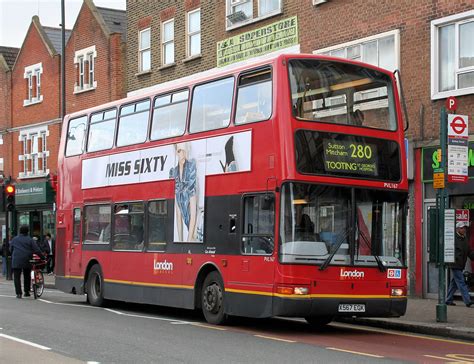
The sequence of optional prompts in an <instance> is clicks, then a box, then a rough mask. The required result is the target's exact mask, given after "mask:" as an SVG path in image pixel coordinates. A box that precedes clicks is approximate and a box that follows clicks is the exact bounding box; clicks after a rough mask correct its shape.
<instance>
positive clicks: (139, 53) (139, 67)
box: [138, 27, 151, 73]
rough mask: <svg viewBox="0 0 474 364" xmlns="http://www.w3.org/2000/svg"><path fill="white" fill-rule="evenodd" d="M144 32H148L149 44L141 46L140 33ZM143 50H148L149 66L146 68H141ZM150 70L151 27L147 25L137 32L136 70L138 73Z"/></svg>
mask: <svg viewBox="0 0 474 364" xmlns="http://www.w3.org/2000/svg"><path fill="white" fill-rule="evenodd" d="M145 32H149V33H150V44H149V45H148V47H146V48H144V47H142V34H143V33H145ZM145 52H148V54H149V57H150V68H147V69H144V68H143V63H142V55H143V54H144V53H145ZM150 70H151V28H150V27H148V28H145V29H142V30H140V31H139V32H138V72H140V73H142V72H149V71H150Z"/></svg>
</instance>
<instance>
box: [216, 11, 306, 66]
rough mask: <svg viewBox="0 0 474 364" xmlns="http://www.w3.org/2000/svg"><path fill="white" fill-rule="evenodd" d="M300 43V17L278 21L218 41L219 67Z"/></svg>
mask: <svg viewBox="0 0 474 364" xmlns="http://www.w3.org/2000/svg"><path fill="white" fill-rule="evenodd" d="M296 44H298V18H297V17H296V16H294V17H291V18H287V19H283V20H280V21H277V22H275V23H272V24H269V25H266V26H264V27H261V28H258V29H254V30H251V31H249V32H245V33H242V34H239V35H236V36H234V37H231V38H227V39H224V40H223V41H221V42H217V67H223V66H227V65H229V64H232V63H235V62H240V61H244V60H246V59H249V58H253V57H257V56H262V55H264V54H267V53H271V52H275V51H277V50H280V49H283V48H288V47H291V46H294V45H296Z"/></svg>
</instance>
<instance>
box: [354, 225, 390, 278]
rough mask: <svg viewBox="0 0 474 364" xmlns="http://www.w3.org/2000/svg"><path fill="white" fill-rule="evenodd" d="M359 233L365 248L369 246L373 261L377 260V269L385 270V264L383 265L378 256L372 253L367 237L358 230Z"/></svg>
mask: <svg viewBox="0 0 474 364" xmlns="http://www.w3.org/2000/svg"><path fill="white" fill-rule="evenodd" d="M359 235H360V236H361V237H362V241H363V242H364V244H365V245H366V246H367V248H369V250H370V252H371V254H372V256H373V257H374V258H375V261H376V262H377V265H378V267H379V270H380V271H381V272H385V271H386V270H387V268H385V266H384V265H383V263H382V261H381V260H380V257H379V256H378V255H377V254H375V253H372V249H371V247H370V244H369V239H368V238H367V237H366V236H365V234H364V233H363V232H362V231H360V230H359Z"/></svg>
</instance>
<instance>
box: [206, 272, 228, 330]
mask: <svg viewBox="0 0 474 364" xmlns="http://www.w3.org/2000/svg"><path fill="white" fill-rule="evenodd" d="M201 303H202V312H203V314H204V317H205V318H206V321H207V322H209V323H210V324H214V325H222V324H223V323H224V322H225V321H226V318H227V317H226V315H225V314H224V282H223V281H222V278H221V276H220V275H219V273H217V272H215V271H214V272H211V273H209V274H208V275H207V277H206V279H205V280H204V284H203V288H202V292H201Z"/></svg>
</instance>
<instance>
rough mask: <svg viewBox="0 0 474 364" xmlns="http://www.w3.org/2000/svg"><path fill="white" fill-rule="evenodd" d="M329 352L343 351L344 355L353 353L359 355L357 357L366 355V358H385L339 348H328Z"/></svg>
mask: <svg viewBox="0 0 474 364" xmlns="http://www.w3.org/2000/svg"><path fill="white" fill-rule="evenodd" d="M326 349H328V350H335V351H343V352H344V353H351V354H357V355H364V356H370V357H372V358H383V356H381V355H375V354H369V353H362V352H360V351H352V350H344V349H338V348H326Z"/></svg>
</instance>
